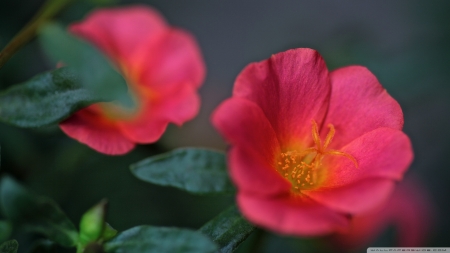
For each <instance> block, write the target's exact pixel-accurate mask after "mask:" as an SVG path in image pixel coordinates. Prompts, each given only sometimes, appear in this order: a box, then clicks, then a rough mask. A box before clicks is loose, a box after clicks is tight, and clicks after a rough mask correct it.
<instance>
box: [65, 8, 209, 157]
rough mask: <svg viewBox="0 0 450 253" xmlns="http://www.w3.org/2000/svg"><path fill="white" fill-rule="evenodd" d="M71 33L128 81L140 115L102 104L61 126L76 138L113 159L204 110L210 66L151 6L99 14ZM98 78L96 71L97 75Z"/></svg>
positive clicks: (194, 45)
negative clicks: (202, 99)
mask: <svg viewBox="0 0 450 253" xmlns="http://www.w3.org/2000/svg"><path fill="white" fill-rule="evenodd" d="M69 30H70V32H71V33H73V34H75V35H77V36H78V37H80V38H82V39H84V40H86V41H88V42H90V43H92V44H94V45H95V46H96V47H97V48H99V49H100V50H101V51H103V52H104V53H105V54H106V55H107V56H108V57H109V59H110V60H111V62H113V63H114V64H115V66H116V67H117V69H118V70H120V72H121V73H122V74H123V76H124V77H125V79H126V81H127V83H128V88H129V89H130V90H131V91H132V94H134V96H135V100H136V103H137V109H136V110H134V111H126V110H124V109H123V108H120V107H118V106H117V105H114V104H112V103H99V104H95V105H92V106H89V107H87V108H85V109H83V110H80V111H78V112H77V113H75V114H73V115H72V116H71V117H70V118H68V119H67V120H65V121H63V122H61V124H60V127H61V129H62V130H63V131H64V132H65V133H66V134H67V135H69V136H70V137H72V138H74V139H76V140H78V141H80V142H82V143H85V144H86V145H88V146H89V147H91V148H93V149H95V150H97V151H98V152H102V153H105V154H110V155H118V154H124V153H127V152H128V151H130V150H131V149H133V147H134V146H135V144H136V143H153V142H156V141H157V140H158V139H159V138H160V137H161V135H162V134H163V133H164V131H165V129H166V127H167V125H168V123H169V122H172V123H175V124H177V125H181V124H183V123H184V122H186V121H188V120H190V119H192V118H193V117H194V116H195V115H196V114H197V113H198V110H199V105H200V100H199V96H198V94H197V89H198V88H199V86H200V85H201V83H202V82H203V79H204V76H205V66H204V63H203V59H202V56H201V54H200V50H199V49H198V46H197V43H196V42H195V39H194V38H193V37H192V36H191V35H190V34H189V33H187V32H185V31H183V30H180V29H178V28H174V27H170V26H169V25H167V23H166V22H165V21H164V19H163V17H162V16H161V15H160V14H159V13H158V12H157V11H155V10H153V9H151V8H149V7H145V6H132V7H126V8H123V7H122V8H113V9H102V10H96V11H94V12H93V13H91V14H90V15H89V16H88V17H87V18H86V19H85V20H84V21H82V22H80V23H76V24H73V25H71V26H70V28H69ZM92 71H93V72H95V69H93V70H92Z"/></svg>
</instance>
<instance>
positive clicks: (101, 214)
mask: <svg viewBox="0 0 450 253" xmlns="http://www.w3.org/2000/svg"><path fill="white" fill-rule="evenodd" d="M107 204H108V202H107V200H105V199H104V200H102V201H100V203H98V204H97V205H95V206H94V207H92V208H91V209H89V210H88V211H87V212H86V213H84V214H83V217H81V221H80V241H81V243H82V244H84V245H86V244H87V243H89V242H94V241H96V240H98V239H99V238H100V236H101V235H102V234H103V230H104V227H105V214H106V206H107Z"/></svg>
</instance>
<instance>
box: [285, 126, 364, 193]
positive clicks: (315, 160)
mask: <svg viewBox="0 0 450 253" xmlns="http://www.w3.org/2000/svg"><path fill="white" fill-rule="evenodd" d="M311 123H312V130H311V133H312V138H313V141H314V147H310V148H307V149H304V150H303V151H301V152H299V151H297V150H291V151H286V152H282V153H281V154H280V159H279V160H278V162H277V164H278V165H279V166H277V170H278V172H280V174H281V175H284V178H286V179H287V180H289V181H290V182H291V183H292V191H294V192H296V193H299V192H300V191H301V190H307V189H314V188H316V187H318V184H319V183H320V181H321V180H322V178H321V173H320V172H321V170H322V169H323V168H322V160H323V158H324V157H325V156H326V155H336V156H343V157H346V158H347V159H350V161H352V162H353V163H354V164H355V167H356V168H358V162H357V161H356V159H355V158H354V157H353V156H352V155H350V154H348V153H345V152H342V151H339V150H333V149H328V146H329V145H330V143H331V141H332V140H333V137H334V134H335V133H336V130H335V129H334V126H333V125H332V124H329V125H328V128H329V131H328V134H327V136H326V137H325V140H324V142H323V143H322V140H321V139H320V135H319V127H318V126H317V123H316V121H315V120H312V122H311ZM322 181H323V180H322Z"/></svg>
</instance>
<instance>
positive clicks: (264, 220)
mask: <svg viewBox="0 0 450 253" xmlns="http://www.w3.org/2000/svg"><path fill="white" fill-rule="evenodd" d="M237 203H238V206H239V209H240V211H241V212H242V214H243V215H244V217H246V218H247V219H248V220H249V221H251V222H252V223H254V224H257V225H258V226H262V227H264V228H267V229H270V230H272V231H275V232H277V233H281V234H287V235H297V236H316V235H323V234H327V233H331V232H334V231H339V230H343V229H345V228H347V226H348V225H349V219H348V217H346V216H345V215H343V214H342V213H338V212H336V211H333V210H330V209H328V208H326V207H324V206H323V205H320V204H317V203H315V202H314V201H311V200H308V199H306V198H302V199H292V198H290V197H289V195H287V196H286V195H285V196H279V197H278V198H276V197H274V198H258V197H257V196H254V195H247V194H245V193H238V195H237Z"/></svg>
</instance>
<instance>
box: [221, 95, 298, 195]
mask: <svg viewBox="0 0 450 253" xmlns="http://www.w3.org/2000/svg"><path fill="white" fill-rule="evenodd" d="M212 122H213V124H214V126H215V127H216V129H218V130H219V132H220V133H221V134H222V135H223V136H224V137H225V139H226V140H228V141H229V142H231V144H233V148H232V149H231V150H230V151H229V158H228V160H229V167H230V175H231V178H232V179H233V181H234V183H235V184H236V186H237V188H238V189H239V190H243V191H248V192H254V193H257V194H279V193H280V192H289V191H290V184H289V183H288V182H287V181H286V180H284V179H283V178H282V177H281V175H280V174H279V173H278V172H277V171H276V170H275V169H274V167H273V166H274V162H275V158H276V156H277V155H278V154H279V153H280V145H279V144H278V140H277V138H276V135H275V133H274V131H273V129H272V127H271V125H270V123H269V121H268V120H267V118H266V117H265V115H264V113H263V112H262V111H261V108H260V107H258V106H257V105H256V104H255V103H253V102H251V101H248V100H245V99H241V98H231V99H228V100H226V101H225V102H223V103H222V104H221V105H220V106H219V107H218V108H217V109H216V110H215V111H214V113H213V116H212Z"/></svg>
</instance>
